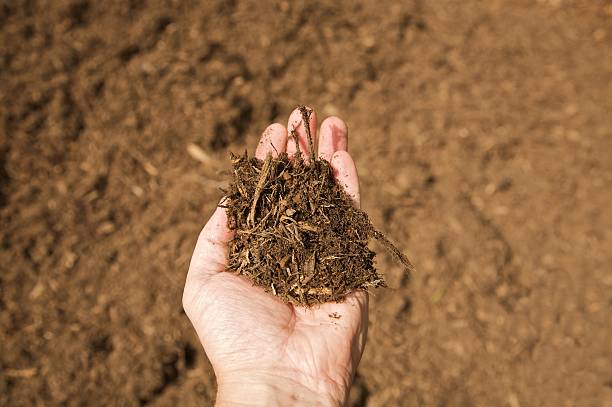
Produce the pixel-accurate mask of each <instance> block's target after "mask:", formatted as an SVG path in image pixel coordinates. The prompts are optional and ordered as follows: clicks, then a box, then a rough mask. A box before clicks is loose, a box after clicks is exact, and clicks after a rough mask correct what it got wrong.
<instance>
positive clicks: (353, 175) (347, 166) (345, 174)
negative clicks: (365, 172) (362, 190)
mask: <svg viewBox="0 0 612 407" xmlns="http://www.w3.org/2000/svg"><path fill="white" fill-rule="evenodd" d="M331 166H332V168H333V170H334V177H335V178H336V181H337V182H338V184H340V186H341V187H342V188H343V189H344V191H345V192H346V193H347V194H348V196H349V197H350V198H351V200H352V201H353V204H354V205H355V207H356V208H359V207H360V196H359V177H358V176H357V168H356V167H355V163H354V162H353V159H352V158H351V156H350V154H349V153H348V152H346V151H336V152H335V153H334V155H333V156H332V160H331Z"/></svg>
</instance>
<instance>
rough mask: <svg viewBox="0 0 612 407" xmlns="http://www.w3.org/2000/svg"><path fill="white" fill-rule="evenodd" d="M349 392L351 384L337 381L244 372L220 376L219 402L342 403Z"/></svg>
mask: <svg viewBox="0 0 612 407" xmlns="http://www.w3.org/2000/svg"><path fill="white" fill-rule="evenodd" d="M347 395H348V385H344V384H342V385H338V384H336V383H335V382H327V381H320V382H318V383H316V384H314V385H313V384H312V383H309V384H308V385H306V384H304V383H301V381H298V380H295V379H292V378H289V377H284V376H281V375H279V374H273V375H263V374H261V373H256V374H241V375H239V376H235V377H231V378H219V379H218V389H217V401H216V406H218V407H229V406H231V407H234V406H235V407H238V406H241V407H242V406H244V407H247V406H249V407H251V406H252V407H255V406H287V405H300V406H341V405H343V404H344V402H345V400H346V397H347Z"/></svg>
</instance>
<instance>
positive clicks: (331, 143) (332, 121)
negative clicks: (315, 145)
mask: <svg viewBox="0 0 612 407" xmlns="http://www.w3.org/2000/svg"><path fill="white" fill-rule="evenodd" d="M347 149H348V129H347V127H346V123H344V121H343V120H342V119H340V118H339V117H335V116H332V117H328V118H327V119H325V120H323V123H321V131H320V133H319V157H320V158H322V159H324V160H327V161H330V160H331V158H332V156H333V155H334V153H335V152H336V151H347Z"/></svg>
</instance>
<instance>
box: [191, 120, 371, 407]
mask: <svg viewBox="0 0 612 407" xmlns="http://www.w3.org/2000/svg"><path fill="white" fill-rule="evenodd" d="M310 126H311V133H312V136H313V138H315V140H316V139H317V132H316V115H315V114H314V112H313V113H312V114H311V120H310ZM288 128H289V129H291V130H293V129H295V131H296V133H297V135H298V136H299V148H300V150H301V151H302V152H306V151H308V143H307V140H306V132H305V129H304V124H303V122H302V117H301V114H300V112H299V110H297V109H296V110H295V111H294V112H293V113H292V114H291V116H290V117H289V123H288ZM318 139H319V142H318V150H319V151H318V154H319V157H322V158H324V159H327V160H329V161H330V162H331V165H332V167H333V169H334V174H335V176H336V177H337V178H338V179H341V180H342V182H341V185H342V186H343V187H344V188H345V190H346V191H347V193H348V194H349V195H350V196H351V197H352V198H353V200H354V203H355V205H357V206H358V205H359V186H358V179H357V172H356V169H355V165H354V163H353V161H352V159H351V157H350V155H349V154H348V152H347V151H346V150H347V144H348V140H347V129H346V125H345V124H344V122H343V121H342V120H340V119H338V118H335V117H331V118H328V119H327V120H325V121H324V122H323V124H322V125H321V131H320V135H319V137H318ZM296 150H297V148H296V145H295V142H294V141H293V140H289V141H288V136H287V129H286V128H285V127H284V126H282V125H280V124H273V125H271V126H269V127H268V128H267V129H266V131H265V132H264V134H263V136H262V138H261V141H260V143H259V145H258V147H257V151H256V156H257V157H258V158H261V159H263V158H265V156H266V155H267V154H268V153H272V154H278V153H280V152H284V151H287V153H288V154H289V155H290V156H291V155H292V154H294V153H295V152H296ZM232 235H233V233H232V232H231V231H230V230H229V229H228V228H227V216H226V213H225V210H224V209H223V208H221V207H218V208H217V209H216V211H215V212H214V214H213V215H212V217H211V218H210V220H209V221H208V223H207V224H206V226H205V227H204V229H203V230H202V232H201V233H200V236H199V238H198V243H197V245H196V248H195V251H194V254H193V257H192V260H191V264H190V267H189V273H188V275H187V282H186V284H185V291H184V294H183V304H184V307H185V310H186V312H187V315H188V316H189V318H190V320H191V322H192V323H193V325H194V327H195V329H196V331H197V333H198V336H199V338H200V340H201V342H202V345H203V346H204V349H205V350H206V354H207V355H208V358H209V359H210V362H211V363H212V365H213V368H214V370H215V373H216V376H217V381H218V386H219V391H218V397H217V402H218V403H219V404H233V403H236V404H242V405H244V404H247V405H248V404H251V405H256V404H265V405H270V404H273V403H274V402H277V403H283V404H285V403H287V402H293V403H301V404H317V405H320V404H324V405H339V404H342V403H344V402H345V400H346V398H347V396H348V389H349V388H350V383H351V381H352V378H353V375H354V373H355V369H356V368H357V364H358V363H359V360H360V359H361V354H362V351H363V347H364V344H365V338H366V332H367V309H368V297H367V293H365V292H356V293H354V294H352V295H350V296H349V297H348V298H347V299H346V300H345V301H344V302H342V303H325V304H321V305H319V306H315V307H311V308H306V307H299V306H294V305H292V304H286V303H284V302H283V301H281V300H280V299H279V298H277V297H275V296H272V295H271V294H269V293H266V292H265V291H264V290H263V289H261V288H260V287H256V286H253V285H252V284H251V282H250V281H248V280H246V279H245V278H243V277H241V276H238V275H235V274H233V273H225V272H224V271H226V267H227V255H228V243H229V241H230V240H231V238H232Z"/></svg>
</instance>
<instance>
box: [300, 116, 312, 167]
mask: <svg viewBox="0 0 612 407" xmlns="http://www.w3.org/2000/svg"><path fill="white" fill-rule="evenodd" d="M298 109H300V113H301V114H302V122H303V123H304V129H305V130H306V136H308V148H309V149H310V160H311V161H312V162H313V163H314V162H315V160H316V156H315V150H314V142H313V141H312V134H310V114H311V113H312V111H311V110H308V108H307V107H306V106H299V107H298Z"/></svg>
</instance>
